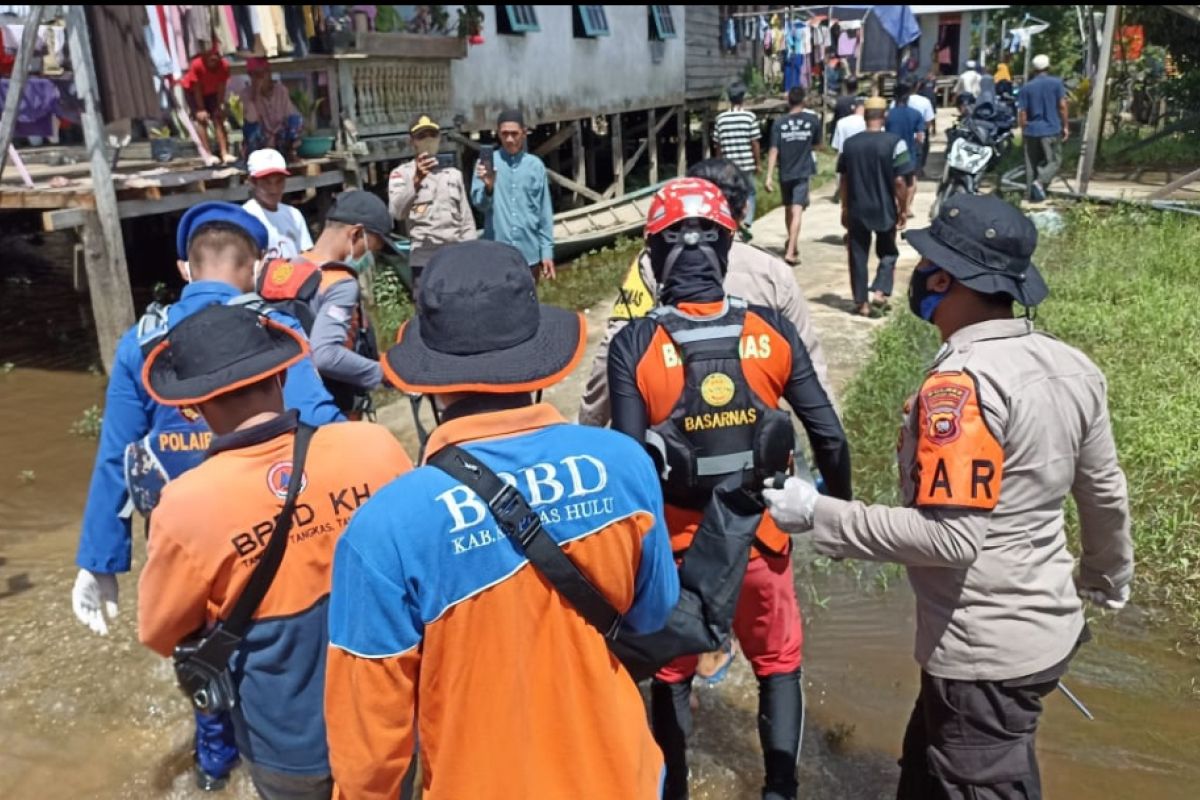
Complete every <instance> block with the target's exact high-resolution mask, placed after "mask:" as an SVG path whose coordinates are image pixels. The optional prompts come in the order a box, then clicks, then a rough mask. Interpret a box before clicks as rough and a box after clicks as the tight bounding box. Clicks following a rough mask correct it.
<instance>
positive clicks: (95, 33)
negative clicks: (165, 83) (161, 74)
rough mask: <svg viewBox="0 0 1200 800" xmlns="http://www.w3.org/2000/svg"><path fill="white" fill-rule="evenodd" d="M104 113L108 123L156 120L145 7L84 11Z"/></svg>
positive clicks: (120, 7) (156, 100)
mask: <svg viewBox="0 0 1200 800" xmlns="http://www.w3.org/2000/svg"><path fill="white" fill-rule="evenodd" d="M85 12H86V14H87V18H88V29H89V31H90V32H91V36H92V56H93V60H94V61H95V63H96V82H97V88H98V90H99V95H100V104H101V106H102V113H103V114H104V118H105V119H107V120H117V119H126V118H130V119H146V118H157V117H158V115H159V102H158V93H157V92H156V91H155V90H154V64H153V63H152V62H151V60H150V50H149V47H148V46H147V44H146V40H145V38H144V37H139V36H138V35H137V32H138V31H142V30H145V28H146V26H147V25H149V24H150V19H149V17H148V16H147V15H146V7H145V6H122V5H90V6H86V7H85Z"/></svg>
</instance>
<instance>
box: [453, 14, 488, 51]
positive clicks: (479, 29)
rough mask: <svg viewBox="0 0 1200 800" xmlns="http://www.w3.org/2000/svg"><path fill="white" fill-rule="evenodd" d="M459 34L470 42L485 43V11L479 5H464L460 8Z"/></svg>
mask: <svg viewBox="0 0 1200 800" xmlns="http://www.w3.org/2000/svg"><path fill="white" fill-rule="evenodd" d="M458 35H459V36H460V37H462V38H465V39H466V40H467V41H468V42H469V43H470V44H483V12H482V11H481V10H480V9H479V6H463V7H462V8H460V9H459V10H458Z"/></svg>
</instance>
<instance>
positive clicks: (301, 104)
mask: <svg viewBox="0 0 1200 800" xmlns="http://www.w3.org/2000/svg"><path fill="white" fill-rule="evenodd" d="M291 97H292V105H294V106H296V110H297V111H299V112H300V116H302V117H303V118H304V130H305V131H306V134H305V135H304V136H302V137H300V147H299V149H297V151H296V154H297V155H299V156H300V157H301V158H320V157H321V156H323V155H325V154H326V153H328V152H329V151H330V150H331V149H332V148H333V138H334V137H332V136H319V135H317V112H318V111H319V110H320V108H321V105H322V104H323V103H324V102H325V98H324V97H320V98H316V99H314V98H313V96H312V95H311V94H309V93H308V92H306V91H305V90H303V89H293V90H292V92H291Z"/></svg>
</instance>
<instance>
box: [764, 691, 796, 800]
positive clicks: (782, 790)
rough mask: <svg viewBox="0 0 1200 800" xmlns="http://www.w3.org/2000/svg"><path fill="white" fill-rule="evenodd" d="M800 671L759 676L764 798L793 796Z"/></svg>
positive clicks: (785, 799)
mask: <svg viewBox="0 0 1200 800" xmlns="http://www.w3.org/2000/svg"><path fill="white" fill-rule="evenodd" d="M800 678H801V671H800V670H796V671H795V672H786V673H783V674H781V675H768V676H766V677H765V678H759V679H758V738H759V741H760V742H761V743H762V751H763V766H764V768H765V772H766V779H765V781H764V785H763V792H762V796H763V800H795V798H796V789H797V786H798V784H797V782H796V762H797V760H799V758H800V738H801V737H802V736H803V735H804V690H803V688H802V687H801V685H800Z"/></svg>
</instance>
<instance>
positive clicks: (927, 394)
mask: <svg viewBox="0 0 1200 800" xmlns="http://www.w3.org/2000/svg"><path fill="white" fill-rule="evenodd" d="M918 402H919V404H920V405H919V408H918V412H917V413H918V420H917V424H918V428H917V431H918V433H917V437H918V438H917V470H918V480H917V496H916V505H917V506H918V507H924V508H970V509H979V510H983V511H991V510H992V509H994V508H995V507H996V504H997V503H998V502H1000V481H1001V478H1002V477H1003V472H1004V448H1002V447H1001V446H1000V443H999V442H998V441H996V437H995V436H993V435H992V432H991V430H990V429H989V428H988V426H987V423H986V422H985V421H984V419H983V411H982V409H981V408H980V406H979V390H978V387H977V386H976V385H975V381H974V379H973V378H972V377H971V376H970V375H967V374H965V373H962V372H938V373H934V374H933V375H930V376H929V378H927V379H926V381H925V384H924V385H923V386H922V387H921V391H920V392H919V393H918Z"/></svg>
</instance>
